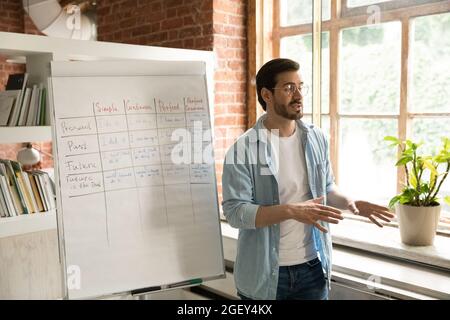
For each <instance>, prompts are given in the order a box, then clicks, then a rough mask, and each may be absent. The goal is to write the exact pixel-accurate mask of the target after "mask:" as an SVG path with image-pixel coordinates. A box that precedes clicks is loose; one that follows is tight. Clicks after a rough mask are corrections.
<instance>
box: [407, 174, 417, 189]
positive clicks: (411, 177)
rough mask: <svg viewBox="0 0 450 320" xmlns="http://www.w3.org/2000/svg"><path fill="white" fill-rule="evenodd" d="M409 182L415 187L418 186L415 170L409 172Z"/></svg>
mask: <svg viewBox="0 0 450 320" xmlns="http://www.w3.org/2000/svg"><path fill="white" fill-rule="evenodd" d="M409 183H410V184H411V186H412V187H413V188H414V189H415V188H417V179H416V175H415V174H414V172H412V171H410V172H409Z"/></svg>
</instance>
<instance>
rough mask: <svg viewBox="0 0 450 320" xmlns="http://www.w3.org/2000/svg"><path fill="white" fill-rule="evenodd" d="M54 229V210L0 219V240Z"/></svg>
mask: <svg viewBox="0 0 450 320" xmlns="http://www.w3.org/2000/svg"><path fill="white" fill-rule="evenodd" d="M55 229H56V210H51V211H46V212H36V213H32V214H22V215H20V216H17V217H9V218H1V219H0V239H1V238H6V237H12V236H16V235H23V234H27V233H33V232H39V231H46V230H55Z"/></svg>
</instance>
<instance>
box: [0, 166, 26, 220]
mask: <svg viewBox="0 0 450 320" xmlns="http://www.w3.org/2000/svg"><path fill="white" fill-rule="evenodd" d="M0 162H1V163H3V164H4V165H5V168H6V177H7V180H8V185H9V188H10V191H11V195H12V198H13V202H14V207H15V209H16V212H17V213H18V214H27V213H28V208H27V205H26V204H25V198H24V196H23V194H22V191H21V190H20V187H19V182H18V181H17V178H16V175H15V173H14V169H13V167H12V165H11V160H5V159H0Z"/></svg>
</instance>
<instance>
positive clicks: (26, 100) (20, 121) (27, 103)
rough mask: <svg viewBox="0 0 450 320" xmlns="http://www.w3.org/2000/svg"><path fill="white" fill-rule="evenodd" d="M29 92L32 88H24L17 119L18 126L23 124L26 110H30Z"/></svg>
mask: <svg viewBox="0 0 450 320" xmlns="http://www.w3.org/2000/svg"><path fill="white" fill-rule="evenodd" d="M31 92H32V90H31V89H30V88H25V94H24V96H23V101H22V107H21V108H20V112H19V119H18V120H17V125H18V126H24V125H25V123H26V120H27V116H28V111H29V110H30V102H31Z"/></svg>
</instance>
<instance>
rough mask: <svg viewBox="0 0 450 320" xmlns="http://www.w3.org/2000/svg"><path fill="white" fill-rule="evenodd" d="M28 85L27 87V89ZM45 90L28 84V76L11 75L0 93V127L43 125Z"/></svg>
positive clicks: (42, 86)
mask: <svg viewBox="0 0 450 320" xmlns="http://www.w3.org/2000/svg"><path fill="white" fill-rule="evenodd" d="M27 85H29V87H27ZM45 112H46V89H45V87H44V85H43V84H42V83H41V84H34V85H32V86H31V85H30V84H28V74H27V73H18V74H11V75H9V77H8V82H7V83H6V90H5V91H2V92H0V126H10V127H14V126H39V125H45Z"/></svg>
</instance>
